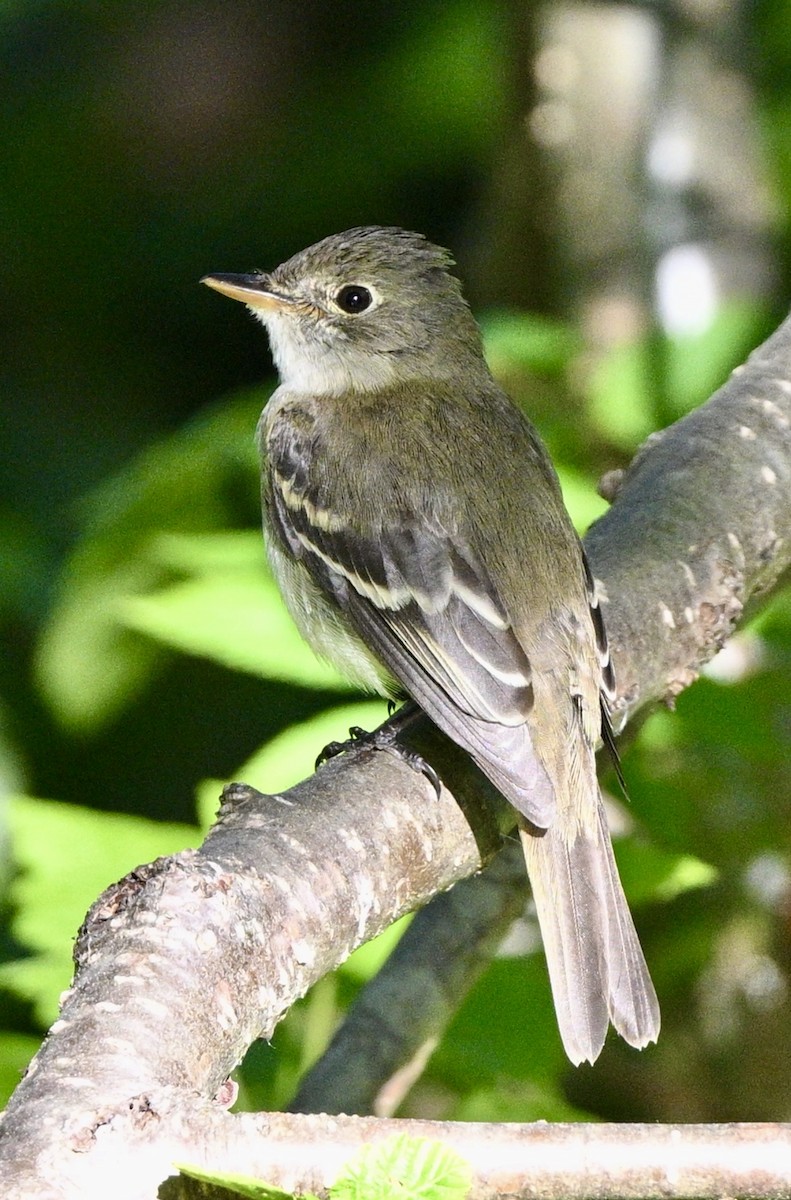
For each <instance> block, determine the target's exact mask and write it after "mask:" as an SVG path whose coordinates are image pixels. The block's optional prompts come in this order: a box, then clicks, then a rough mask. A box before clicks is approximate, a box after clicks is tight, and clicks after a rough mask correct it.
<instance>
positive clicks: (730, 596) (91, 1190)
mask: <svg viewBox="0 0 791 1200" xmlns="http://www.w3.org/2000/svg"><path fill="white" fill-rule="evenodd" d="M789 379H791V327H790V326H789V323H788V322H786V323H785V324H784V325H783V326H781V328H780V329H779V330H778V331H777V333H776V334H775V335H774V336H773V337H772V338H770V339H769V341H768V342H767V343H766V344H765V345H764V346H763V347H761V349H760V350H759V351H758V352H756V354H755V355H753V356H752V358H751V359H750V361H749V363H748V365H747V366H746V367H744V368H742V369H741V370H740V372H738V373H736V374H735V375H734V376H733V377H732V378H731V380H730V381H729V382H728V383H727V384H726V385H725V387H724V388H723V389H721V390H720V392H718V393H717V395H716V396H715V397H714V398H713V399H712V400H711V401H710V402H709V404H708V405H706V406H704V408H702V409H700V410H699V411H698V412H696V413H693V414H691V415H690V416H689V417H687V418H685V419H684V420H683V421H680V422H678V423H677V424H676V425H675V426H673V427H672V428H671V429H670V430H667V431H665V432H664V433H663V434H661V435H658V436H655V437H654V438H653V439H649V442H648V443H647V444H646V446H645V447H644V448H643V449H642V450H641V452H640V453H639V454H638V456H637V458H636V459H635V462H634V464H633V465H632V467H631V468H630V470H629V471H628V472H627V474H626V477H625V479H624V480H623V481H622V483H621V487H620V489H619V491H618V495H617V498H616V502H615V504H614V505H613V508H612V510H611V511H610V513H608V514H607V516H606V517H605V518H604V519H603V520H602V521H601V522H599V523H598V525H597V526H596V527H595V528H594V530H592V531H591V534H590V535H589V539H588V547H589V550H590V553H591V558H592V561H593V565H594V570H595V573H596V575H597V576H599V577H600V578H601V579H602V581H603V584H604V587H605V589H606V593H607V596H608V600H609V603H608V610H607V621H608V626H609V628H610V631H611V638H612V641H613V645H614V651H615V657H616V667H617V670H618V672H619V676H620V680H621V688H622V692H621V696H620V708H621V711H622V713H623V714H624V716H626V715H629V714H631V713H633V712H634V711H636V709H637V708H638V707H640V706H641V705H643V704H645V703H647V702H649V701H650V700H652V699H655V698H656V697H658V696H672V695H674V694H675V693H676V692H677V691H679V690H680V689H681V688H682V687H684V686H686V685H687V684H688V683H689V682H691V681H692V679H693V678H694V677H695V675H696V673H697V671H698V670H699V668H700V666H701V664H702V663H703V662H705V661H706V659H707V658H709V657H710V656H711V655H712V654H713V653H714V651H715V650H716V649H717V648H718V646H719V645H721V644H722V642H723V641H724V640H725V638H726V637H727V635H728V633H729V632H730V631H731V629H732V628H733V625H734V623H735V621H736V620H737V618H738V617H739V616H740V615H741V613H742V611H743V609H744V607H745V606H746V604H747V603H748V601H751V600H753V601H754V600H755V598H756V597H757V596H759V595H761V594H765V593H766V591H767V590H768V588H769V587H770V586H771V585H772V583H773V582H774V581H775V580H776V579H777V578H778V576H779V575H780V574H781V573H782V571H784V570H785V569H786V567H787V566H788V563H789V558H790V557H791V549H790V548H791V539H789V533H791V502H790V501H789V496H790V495H791V490H790V489H789V478H791V438H789V423H790V422H791V383H789V382H788V381H789ZM417 744H418V745H419V748H420V749H421V750H422V751H423V753H425V754H426V757H427V758H429V759H430V761H431V762H432V763H433V764H434V765H435V766H436V768H437V770H438V771H439V773H440V775H441V777H442V779H443V781H444V784H445V786H444V787H443V791H442V795H441V797H440V798H439V799H437V798H436V797H435V795H434V791H433V788H432V787H431V785H430V784H429V783H428V782H427V781H426V780H425V779H424V778H423V777H422V776H419V775H417V774H415V773H414V772H413V771H411V770H410V769H409V768H408V767H406V766H404V764H402V763H401V762H399V761H397V760H396V759H395V758H394V757H393V756H391V755H388V754H385V753H368V754H361V755H358V756H352V757H349V758H341V759H339V760H335V761H333V762H330V763H328V764H327V765H326V766H325V767H323V768H322V769H321V770H320V771H319V772H318V773H317V774H316V775H315V776H313V777H311V778H310V779H308V780H306V781H305V782H303V783H302V784H300V785H298V787H296V788H294V789H292V790H291V791H289V792H287V793H285V794H283V795H282V796H277V797H264V796H261V795H260V794H258V793H255V792H253V791H252V790H251V789H248V788H245V787H244V786H243V785H234V786H232V787H231V788H230V789H226V792H225V794H224V801H225V802H224V806H223V809H222V812H221V815H220V820H219V822H218V824H217V826H216V827H215V829H213V830H212V832H211V834H210V835H209V837H208V838H207V839H206V842H205V843H204V845H203V847H202V848H201V849H200V850H199V851H195V852H188V853H184V854H181V855H178V856H176V857H174V858H172V859H167V860H159V861H158V862H157V863H154V864H153V865H152V866H151V867H148V868H144V869H142V870H140V871H138V872H134V873H133V874H132V875H131V876H129V877H127V879H126V880H124V881H122V883H121V884H119V885H117V886H116V887H114V888H112V889H109V890H108V892H106V893H105V894H104V896H102V897H100V899H99V900H98V901H97V903H96V904H95V905H94V906H93V908H92V910H91V912H90V913H89V916H88V918H87V920H86V924H85V926H84V928H83V930H82V932H81V936H80V939H79V941H78V945H77V950H76V959H77V965H78V969H77V973H76V976H75V980H74V984H73V986H72V988H71V989H70V990H69V992H68V993H67V994H66V996H65V998H64V1001H63V1006H62V1010H61V1016H60V1019H59V1021H58V1022H56V1024H55V1025H54V1026H53V1028H52V1030H51V1031H50V1034H49V1036H48V1038H47V1040H46V1042H45V1044H44V1046H43V1047H42V1049H41V1051H40V1052H39V1054H38V1055H37V1057H36V1059H35V1061H34V1064H33V1066H32V1068H31V1070H30V1071H29V1073H28V1075H27V1077H26V1078H25V1080H24V1081H23V1082H22V1084H21V1085H20V1087H19V1088H18V1089H17V1092H16V1093H15V1095H14V1097H13V1098H12V1100H11V1102H10V1103H9V1106H8V1110H7V1112H6V1114H5V1117H4V1120H3V1124H2V1126H0V1164H2V1168H3V1174H2V1177H3V1181H4V1193H5V1195H6V1196H10V1197H15V1198H16V1197H19V1198H21V1197H26V1196H37V1197H45V1196H52V1197H72V1196H85V1195H88V1194H100V1192H101V1188H100V1187H99V1186H98V1185H97V1181H98V1180H99V1178H100V1174H101V1171H102V1169H103V1168H102V1164H103V1163H104V1164H105V1167H106V1166H107V1163H108V1161H109V1162H111V1165H112V1170H113V1186H112V1194H113V1195H114V1196H117V1197H119V1198H123V1197H126V1196H128V1197H130V1198H131V1197H135V1198H137V1197H141V1198H142V1197H150V1196H152V1195H154V1194H155V1191H156V1186H157V1184H158V1182H159V1181H160V1180H161V1179H162V1178H163V1177H164V1176H165V1175H166V1174H167V1173H168V1169H169V1168H168V1164H169V1163H170V1161H171V1158H172V1156H173V1155H174V1154H179V1155H180V1156H181V1157H192V1158H195V1159H197V1158H204V1159H205V1161H209V1162H211V1161H213V1158H212V1155H213V1154H218V1153H219V1152H220V1150H221V1148H222V1146H223V1145H225V1144H226V1143H228V1141H229V1138H231V1136H232V1135H231V1133H230V1130H231V1129H238V1130H244V1129H245V1128H246V1127H247V1125H248V1124H249V1118H231V1117H229V1116H227V1114H222V1113H221V1112H219V1111H218V1108H217V1107H212V1100H211V1098H212V1097H216V1098H217V1100H216V1104H217V1106H221V1105H222V1104H223V1103H226V1102H227V1099H226V1091H225V1089H224V1087H223V1084H224V1081H225V1079H226V1077H227V1074H228V1072H229V1071H230V1070H231V1069H232V1067H233V1066H234V1065H235V1064H236V1063H237V1062H238V1061H239V1059H240V1057H241V1055H242V1054H243V1052H244V1050H245V1049H246V1047H247V1046H248V1045H249V1043H250V1042H251V1041H252V1040H253V1039H254V1038H255V1037H257V1036H264V1037H266V1036H269V1034H270V1033H271V1031H272V1029H273V1028H274V1026H275V1024H276V1023H277V1021H278V1020H279V1018H280V1017H281V1016H282V1014H283V1013H284V1012H285V1011H286V1010H287V1009H288V1008H289V1006H290V1005H291V1004H292V1003H293V1001H294V1000H295V999H296V998H297V997H298V996H300V995H302V994H303V993H304V992H305V990H306V989H307V988H308V987H309V986H310V984H311V983H312V982H313V981H315V980H316V979H318V978H320V977H321V976H322V975H323V974H325V973H326V972H327V971H328V970H330V969H331V968H332V967H334V966H336V965H337V964H338V963H339V962H341V961H343V959H344V958H345V957H346V956H347V955H348V953H349V952H350V951H351V950H352V949H353V948H354V947H355V946H357V945H359V944H360V943H361V942H362V941H364V940H366V939H368V938H370V937H372V936H373V935H374V934H375V933H377V932H379V931H380V930H381V929H383V928H384V927H385V926H386V925H387V924H389V923H390V922H391V921H392V920H394V919H395V918H396V917H398V916H400V915H401V914H402V913H404V912H406V911H409V910H410V909H413V908H416V907H420V906H421V905H422V904H425V903H426V901H427V900H428V898H429V897H430V896H431V895H433V894H435V893H436V892H440V891H443V890H445V889H447V888H448V887H450V886H451V884H453V883H454V882H456V881H458V880H459V879H461V878H463V877H464V876H466V875H469V874H471V873H472V872H474V871H477V870H479V869H480V867H481V865H482V864H483V863H484V862H485V861H487V860H488V859H489V858H490V857H491V856H492V854H493V852H494V850H495V848H496V846H497V845H498V842H499V833H498V824H497V822H498V820H502V819H503V807H502V805H501V804H500V805H498V804H497V803H496V801H495V799H494V798H493V794H492V790H491V788H489V787H488V786H486V785H485V784H484V783H483V782H482V777H481V776H480V775H479V773H478V772H477V771H476V770H475V768H474V767H472V765H471V764H470V763H469V761H468V759H467V758H466V756H465V755H463V754H462V753H461V752H460V751H458V750H457V749H456V748H455V747H454V746H452V745H451V744H450V743H448V742H447V741H446V740H445V739H443V738H441V737H440V735H439V734H437V733H436V732H435V731H433V730H430V729H425V730H424V731H423V732H421V733H420V736H419V739H418V743H417ZM212 1118H213V1119H212ZM284 1120H285V1118H284ZM290 1120H293V1121H297V1120H298V1118H290ZM302 1120H303V1122H304V1121H305V1120H306V1119H305V1118H302ZM266 1127H267V1129H268V1130H270V1132H271V1131H272V1130H273V1129H274V1128H275V1127H276V1123H275V1121H274V1119H269V1123H268V1124H267V1126H266ZM302 1127H303V1129H304V1128H306V1126H305V1125H303V1126H302ZM307 1128H311V1126H307ZM330 1128H332V1129H334V1130H336V1131H337V1130H338V1128H339V1126H338V1125H337V1124H335V1125H333V1124H332V1123H330ZM574 1128H575V1129H576V1130H579V1128H580V1127H578V1126H575V1127H574ZM582 1128H583V1129H584V1127H582ZM141 1129H143V1130H144V1131H145V1137H144V1147H145V1150H144V1151H143V1148H142V1146H141V1140H140V1130H141ZM215 1129H216V1130H217V1133H216V1136H215V1134H214V1132H213V1131H214V1130H215ZM596 1129H597V1133H596V1134H593V1133H592V1134H591V1135H590V1140H589V1145H590V1146H593V1145H594V1144H595V1139H596V1137H598V1130H599V1127H596ZM652 1132H653V1133H654V1136H657V1137H660V1138H661V1136H662V1135H661V1134H657V1132H656V1130H653V1131H652ZM624 1136H626V1135H624ZM717 1136H720V1135H717ZM761 1136H763V1135H761ZM784 1136H785V1134H784ZM605 1141H606V1139H605ZM467 1145H468V1143H467V1142H466V1140H465V1147H467ZM325 1151H326V1146H325ZM108 1153H109V1158H108ZM590 1153H591V1154H593V1150H591V1151H590ZM560 1161H561V1162H562V1164H563V1168H564V1169H567V1168H568V1166H569V1163H568V1156H567V1154H566V1153H565V1152H564V1153H563V1154H562V1155H561V1158H560ZM236 1169H241V1168H240V1167H239V1166H237V1168H236ZM559 1170H560V1168H559ZM650 1186H653V1185H650ZM564 1189H565V1194H567V1195H570V1194H574V1195H578V1194H579V1195H581V1194H583V1193H581V1192H575V1193H572V1192H571V1190H570V1188H569V1187H567V1186H566V1185H565V1184H564ZM682 1190H683V1189H682ZM721 1190H727V1185H726V1186H724V1187H723V1189H721ZM477 1194H480V1195H493V1194H494V1192H492V1191H489V1192H486V1191H481V1192H479V1193H477ZM534 1194H535V1193H534ZM539 1194H549V1193H539ZM597 1194H603V1193H601V1192H599V1193H597ZM621 1194H629V1195H637V1194H643V1195H651V1194H655V1193H652V1192H651V1191H650V1190H649V1191H645V1192H642V1193H638V1192H630V1193H625V1192H622V1193H621ZM663 1194H670V1193H667V1192H665V1193H663ZM683 1194H686V1195H709V1194H713V1193H711V1192H705V1191H703V1192H694V1191H692V1190H689V1189H688V1190H686V1191H684V1192H683ZM742 1194H755V1195H758V1194H773V1193H771V1192H768V1193H766V1192H765V1193H759V1192H754V1193H742Z"/></svg>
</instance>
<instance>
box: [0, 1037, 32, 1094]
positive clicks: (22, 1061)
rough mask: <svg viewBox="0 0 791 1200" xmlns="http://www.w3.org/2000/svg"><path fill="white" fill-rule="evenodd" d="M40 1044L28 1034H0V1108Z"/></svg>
mask: <svg viewBox="0 0 791 1200" xmlns="http://www.w3.org/2000/svg"><path fill="white" fill-rule="evenodd" d="M40 1044H41V1042H40V1039H39V1038H35V1037H30V1036H29V1035H28V1034H23V1033H3V1034H2V1036H0V1108H3V1107H5V1104H6V1101H7V1100H8V1097H9V1096H10V1095H11V1093H12V1092H13V1091H14V1089H15V1088H16V1086H17V1084H18V1083H19V1081H20V1079H21V1078H22V1074H23V1072H24V1070H25V1068H26V1067H27V1065H28V1063H29V1062H30V1060H31V1058H32V1057H33V1055H34V1054H35V1053H36V1051H37V1050H38V1048H39V1046H40Z"/></svg>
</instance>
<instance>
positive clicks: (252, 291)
mask: <svg viewBox="0 0 791 1200" xmlns="http://www.w3.org/2000/svg"><path fill="white" fill-rule="evenodd" d="M201 283H205V284H206V286H207V287H210V288H214V290H215V292H222V294H223V296H230V297H231V299H232V300H241V301H242V304H247V305H248V306H249V307H250V308H263V309H270V310H271V309H278V308H279V309H283V308H288V307H289V306H290V305H291V304H292V303H293V301H292V300H291V299H290V297H288V296H283V295H282V294H280V293H278V292H276V291H274V290H273V289H272V287H271V286H270V283H269V276H268V275H204V276H203V279H201Z"/></svg>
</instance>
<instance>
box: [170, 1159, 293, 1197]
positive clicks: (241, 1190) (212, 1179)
mask: <svg viewBox="0 0 791 1200" xmlns="http://www.w3.org/2000/svg"><path fill="white" fill-rule="evenodd" d="M173 1166H174V1167H175V1168H176V1169H177V1170H178V1172H179V1174H181V1175H186V1176H187V1178H188V1179H197V1180H199V1181H200V1182H201V1183H209V1184H212V1185H213V1186H214V1187H217V1188H224V1189H225V1191H227V1192H231V1194H232V1195H234V1196H246V1197H248V1198H249V1200H294V1198H293V1193H292V1192H284V1191H282V1190H281V1189H280V1188H276V1187H272V1185H271V1184H268V1183H262V1182H261V1180H260V1179H255V1178H253V1177H252V1176H251V1175H237V1174H235V1173H233V1174H226V1173H225V1172H224V1171H220V1172H217V1171H211V1170H204V1168H203V1167H195V1166H192V1165H191V1164H189V1163H174V1164H173ZM300 1196H301V1200H316V1197H315V1196H311V1195H310V1193H308V1192H302V1193H301V1194H300Z"/></svg>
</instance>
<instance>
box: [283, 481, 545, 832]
mask: <svg viewBox="0 0 791 1200" xmlns="http://www.w3.org/2000/svg"><path fill="white" fill-rule="evenodd" d="M271 465H272V468H273V469H272V473H271V494H270V505H269V507H270V516H271V520H272V522H273V525H274V528H275V532H276V534H277V535H278V536H279V537H280V538H281V539H282V540H283V542H284V543H285V544H286V545H287V546H288V548H289V549H290V550H291V552H292V553H293V554H294V555H295V556H296V557H298V558H299V559H300V560H301V561H302V562H304V564H305V565H306V567H307V568H308V569H309V571H310V572H311V574H312V575H313V577H314V578H315V579H316V580H317V582H318V583H319V585H320V586H321V587H322V588H323V589H324V590H325V591H326V592H329V594H330V595H331V596H333V597H334V599H335V602H336V603H337V604H338V606H339V607H340V608H341V609H342V610H343V612H344V613H345V614H346V616H347V618H348V619H349V620H350V622H351V624H352V625H353V626H354V628H355V629H356V630H357V632H358V633H359V635H360V636H361V637H362V639H363V641H364V642H366V643H367V645H368V646H369V647H370V648H371V649H372V650H373V651H374V652H375V653H376V654H377V656H378V657H379V658H380V659H381V660H382V662H384V663H385V665H386V666H387V668H388V669H389V670H390V672H391V673H392V674H393V675H394V676H395V678H396V679H398V680H399V681H400V682H401V683H402V684H403V686H404V688H405V689H406V691H407V692H408V693H409V694H410V695H411V696H412V697H413V698H414V699H415V700H416V701H417V703H418V704H419V705H420V706H421V708H423V709H424V711H425V712H426V713H427V714H428V715H429V717H431V719H432V720H433V721H434V722H435V723H436V724H437V725H438V726H439V727H440V728H441V729H443V730H444V731H445V732H446V733H447V734H448V735H449V736H450V737H452V738H453V739H454V741H456V742H457V743H459V744H460V745H461V746H463V747H464V748H465V749H467V750H468V752H469V753H470V754H471V756H472V757H473V759H474V760H475V761H476V763H477V764H478V765H479V767H480V768H481V769H482V770H483V771H484V773H485V774H486V775H487V776H488V777H489V778H490V779H491V780H492V782H493V783H494V785H495V786H496V787H497V789H498V790H499V791H500V792H502V793H503V795H504V796H505V797H506V798H507V799H508V800H509V801H510V802H511V803H512V804H513V805H514V807H515V808H517V809H518V810H519V811H520V812H521V813H522V814H523V815H524V816H525V817H527V819H528V820H529V821H530V822H531V823H532V824H534V825H535V826H538V827H539V828H542V829H544V828H547V827H548V825H549V824H550V823H551V821H552V819H553V817H554V815H555V797H554V792H553V789H552V786H551V784H550V781H549V777H548V776H547V774H546V771H545V770H544V768H543V766H542V765H541V763H540V761H539V759H538V757H537V756H536V754H535V752H534V750H533V746H532V742H531V736H530V727H529V723H528V718H529V715H530V712H531V708H532V706H533V688H532V682H531V667H530V662H529V661H528V657H527V654H526V653H525V650H524V648H523V646H522V645H521V644H520V642H519V640H518V639H517V637H516V635H515V633H514V630H513V628H512V625H511V622H510V619H509V616H508V613H507V612H506V611H505V608H504V607H503V604H502V602H501V600H500V598H499V597H498V595H497V591H496V588H495V587H494V585H493V583H492V580H491V578H490V577H489V575H488V573H487V571H486V569H485V568H484V566H483V564H482V563H481V562H480V561H479V559H478V558H477V557H476V555H475V554H473V552H472V551H471V549H470V547H469V546H467V545H465V544H463V543H462V541H461V539H459V538H458V537H454V536H453V535H452V534H450V533H449V532H448V531H446V530H444V529H442V528H440V527H439V526H438V525H432V524H430V523H429V521H428V520H427V519H426V518H424V517H423V516H421V515H419V514H416V513H411V514H408V515H404V514H402V515H401V517H400V519H398V520H396V521H394V522H393V524H392V525H391V526H390V527H388V528H387V529H385V530H382V531H381V532H380V533H378V534H377V535H376V536H374V535H372V534H365V533H362V532H360V531H359V530H357V529H354V528H352V527H351V525H350V524H349V523H348V522H346V521H345V520H343V519H341V518H340V517H338V516H336V515H335V514H330V513H328V512H327V511H326V510H325V509H323V508H320V507H319V506H318V505H317V503H316V501H315V498H314V499H311V496H310V489H309V488H306V487H305V482H306V481H305V480H304V477H303V478H302V479H300V480H299V483H297V480H296V478H295V476H294V475H293V474H291V473H289V474H290V478H286V477H285V476H284V475H281V474H280V473H279V472H278V470H277V464H271ZM300 484H301V486H300Z"/></svg>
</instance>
